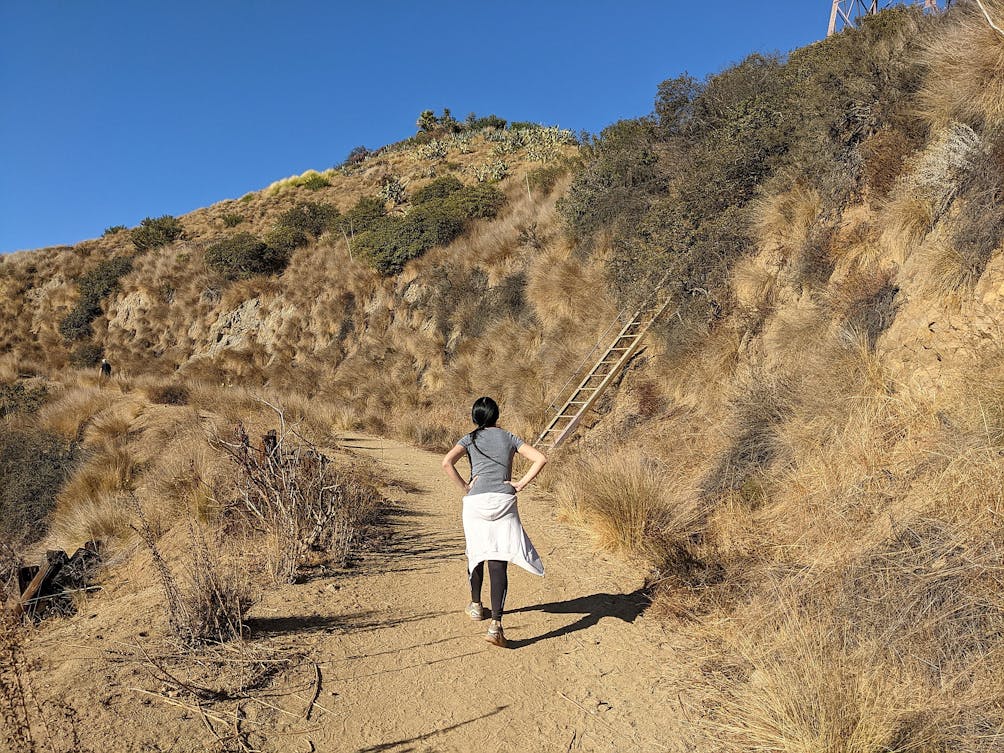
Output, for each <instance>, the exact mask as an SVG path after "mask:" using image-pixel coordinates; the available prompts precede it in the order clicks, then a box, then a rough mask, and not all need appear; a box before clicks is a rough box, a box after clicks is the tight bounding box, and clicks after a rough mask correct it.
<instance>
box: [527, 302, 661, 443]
mask: <svg viewBox="0 0 1004 753" xmlns="http://www.w3.org/2000/svg"><path fill="white" fill-rule="evenodd" d="M642 313H643V310H642V309H639V310H638V311H636V312H635V314H634V316H632V317H631V319H630V320H629V321H628V323H627V324H625V325H624V327H623V328H622V329H621V331H620V333H619V334H618V335H617V337H616V338H615V339H614V340H613V342H611V344H610V345H609V346H608V347H607V349H606V350H605V351H604V353H603V355H602V356H601V357H600V359H599V361H597V362H596V363H595V364H594V365H593V367H592V368H591V369H590V370H589V373H587V374H586V376H585V378H584V379H583V380H582V381H581V382H579V386H578V387H576V388H575V389H574V390H573V391H572V394H571V395H570V396H569V398H568V400H566V401H565V404H564V405H563V406H562V407H561V409H560V410H559V411H558V414H557V416H555V418H554V419H553V420H552V421H551V423H549V424H548V425H547V428H546V429H544V431H543V432H542V433H541V435H540V437H539V438H538V440H537V441H538V443H539V442H540V441H542V440H543V439H544V436H545V435H546V434H547V433H548V432H549V431H550V430H551V429H552V428H554V425H555V424H556V423H558V421H559V420H560V419H561V414H562V413H564V412H565V411H566V409H567V408H568V407H569V404H570V403H571V402H572V401H573V400H575V398H576V397H577V396H578V394H579V393H580V392H581V391H582V390H583V389H585V387H586V385H587V384H589V381H590V380H591V379H593V378H595V376H596V372H597V371H599V369H600V367H601V366H602V365H603V361H605V360H606V359H607V356H609V355H610V353H611V352H612V351H613V348H614V347H616V345H617V343H618V342H619V341H620V340H621V339H623V337H624V333H625V332H626V331H627V330H628V329H630V327H631V326H632V325H634V324H637V323H638V322H639V320H640V317H641V315H642ZM608 329H609V328H608ZM642 332H644V330H642ZM632 337H635V338H636V341H635V342H637V341H638V340H640V339H641V335H640V334H639V335H632ZM570 381H571V379H569V382H570ZM565 384H566V385H567V384H568V382H566V383H565ZM559 394H560V393H559ZM551 405H552V406H553V405H554V403H552V404H551Z"/></svg>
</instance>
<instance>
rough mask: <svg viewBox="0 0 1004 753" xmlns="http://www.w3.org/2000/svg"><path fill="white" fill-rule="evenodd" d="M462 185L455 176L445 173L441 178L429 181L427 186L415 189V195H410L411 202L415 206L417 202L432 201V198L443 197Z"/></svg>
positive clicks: (454, 191) (457, 189)
mask: <svg viewBox="0 0 1004 753" xmlns="http://www.w3.org/2000/svg"><path fill="white" fill-rule="evenodd" d="M463 187H464V184H463V183H461V182H460V181H459V180H458V179H457V178H455V177H454V176H452V175H445V176H443V177H442V178H436V179H435V180H434V181H432V182H431V183H429V184H428V185H427V186H423V187H422V188H420V189H418V190H417V191H415V195H414V196H413V197H412V199H411V202H412V204H415V205H416V206H417V205H418V204H424V203H425V202H427V201H432V200H433V199H445V198H446V197H447V196H449V195H450V194H452V193H456V192H457V191H459V190H460V189H462V188H463Z"/></svg>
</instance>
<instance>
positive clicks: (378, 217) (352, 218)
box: [335, 196, 387, 235]
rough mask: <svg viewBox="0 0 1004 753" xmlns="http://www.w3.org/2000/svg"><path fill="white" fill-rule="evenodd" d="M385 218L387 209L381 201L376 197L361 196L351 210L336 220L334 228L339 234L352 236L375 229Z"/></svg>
mask: <svg viewBox="0 0 1004 753" xmlns="http://www.w3.org/2000/svg"><path fill="white" fill-rule="evenodd" d="M386 216H387V209H386V207H385V206H384V202H383V199H381V198H379V197H377V196H363V197H362V198H360V199H359V201H357V202H356V204H355V206H354V207H352V209H350V210H349V211H347V212H346V213H345V214H343V215H342V216H341V217H340V218H339V219H338V221H337V222H336V223H335V227H336V228H337V229H338V231H339V232H343V233H346V234H348V235H354V234H355V233H362V232H365V231H367V230H370V229H372V228H374V227H376V226H377V225H378V224H379V223H380V222H381V221H382V220H383V218H384V217H386Z"/></svg>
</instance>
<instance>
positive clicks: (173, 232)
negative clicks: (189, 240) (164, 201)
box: [131, 214, 183, 251]
mask: <svg viewBox="0 0 1004 753" xmlns="http://www.w3.org/2000/svg"><path fill="white" fill-rule="evenodd" d="M182 232H183V228H182V227H181V222H179V221H178V219H177V218H176V217H172V216H171V215H169V214H165V215H164V216H163V217H157V218H156V219H154V218H152V217H147V218H146V219H145V220H143V221H142V222H141V223H139V227H135V228H133V229H132V233H131V235H132V243H133V245H134V246H135V247H136V250H137V251H149V250H150V249H152V248H159V247H160V246H166V245H167V244H168V243H170V242H171V241H174V240H177V239H178V238H180V237H181V233H182Z"/></svg>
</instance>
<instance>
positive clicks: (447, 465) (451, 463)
mask: <svg viewBox="0 0 1004 753" xmlns="http://www.w3.org/2000/svg"><path fill="white" fill-rule="evenodd" d="M466 453H467V450H465V449H464V448H463V447H461V446H460V445H454V447H453V449H452V450H450V451H449V452H448V453H446V456H445V457H444V458H443V463H442V465H443V472H444V473H445V474H446V475H447V476H449V477H450V480H451V481H452V482H453V483H455V484H456V485H457V486H459V487H460V489H461V490H462V491H463V492H464V493H467V492H469V491H470V490H471V484H473V483H474V479H473V478H472V479H471V483H470V484H469V483H467V482H466V481H464V480H463V479H462V478H461V477H460V474H459V473H457V469H456V465H457V461H458V460H460V458H462V457H463V456H464V455H465V454H466Z"/></svg>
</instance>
